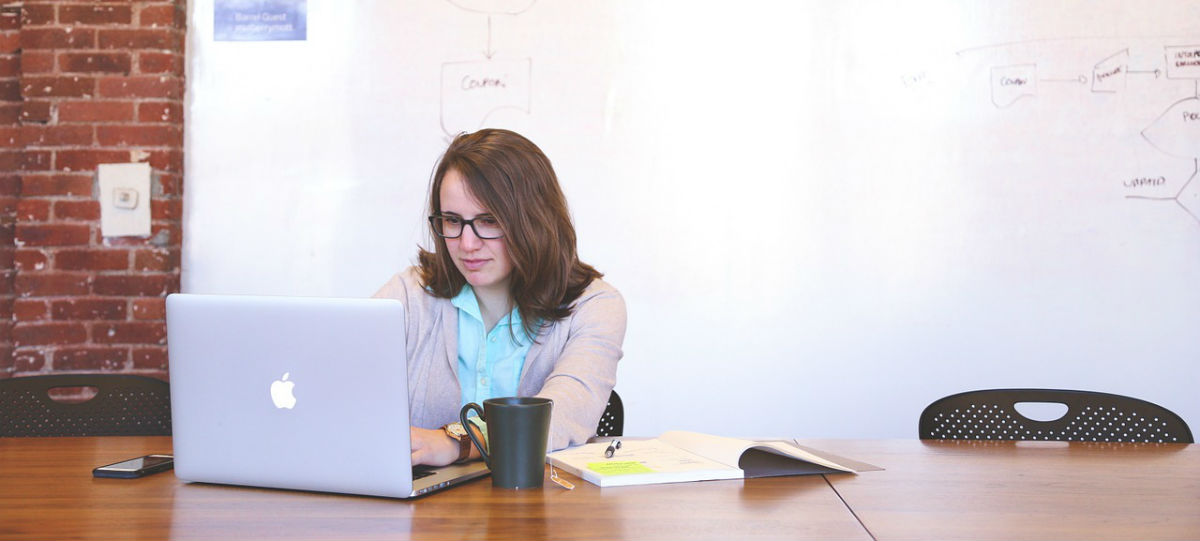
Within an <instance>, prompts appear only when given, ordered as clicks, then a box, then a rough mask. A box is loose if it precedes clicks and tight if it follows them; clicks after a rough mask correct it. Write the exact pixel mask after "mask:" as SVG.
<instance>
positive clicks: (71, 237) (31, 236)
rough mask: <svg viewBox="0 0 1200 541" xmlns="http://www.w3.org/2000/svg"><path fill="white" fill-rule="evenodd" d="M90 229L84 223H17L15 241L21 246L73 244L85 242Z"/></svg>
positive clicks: (90, 233)
mask: <svg viewBox="0 0 1200 541" xmlns="http://www.w3.org/2000/svg"><path fill="white" fill-rule="evenodd" d="M91 237H92V230H91V228H90V227H89V226H87V225H85V224H79V225H63V224H41V225H24V224H17V242H18V243H19V244H20V245H22V246H73V245H78V244H87V243H88V242H89V241H90V240H91Z"/></svg>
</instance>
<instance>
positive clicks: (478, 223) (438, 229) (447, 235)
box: [429, 214, 504, 239]
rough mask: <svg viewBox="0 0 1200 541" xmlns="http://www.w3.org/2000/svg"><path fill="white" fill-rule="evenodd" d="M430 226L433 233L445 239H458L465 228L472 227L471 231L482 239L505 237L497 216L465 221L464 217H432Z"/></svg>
mask: <svg viewBox="0 0 1200 541" xmlns="http://www.w3.org/2000/svg"><path fill="white" fill-rule="evenodd" d="M429 225H431V226H433V232H434V233H435V234H436V235H437V236H439V237H442V238H444V239H457V238H458V237H461V236H462V234H463V226H468V225H469V226H471V231H474V232H475V236H476V237H479V238H481V239H498V238H500V237H503V236H504V229H503V228H502V227H500V221H499V220H497V219H496V217H495V216H489V215H486V214H485V215H482V216H476V217H474V218H471V219H470V220H464V219H463V218H462V216H454V215H443V216H430V217H429Z"/></svg>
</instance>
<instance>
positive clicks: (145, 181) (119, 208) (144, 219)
mask: <svg viewBox="0 0 1200 541" xmlns="http://www.w3.org/2000/svg"><path fill="white" fill-rule="evenodd" d="M98 175H99V177H100V234H101V235H103V236H105V237H148V236H150V164H148V163H102V164H100V165H99V167H98Z"/></svg>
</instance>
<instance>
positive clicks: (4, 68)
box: [0, 53, 29, 79]
mask: <svg viewBox="0 0 1200 541" xmlns="http://www.w3.org/2000/svg"><path fill="white" fill-rule="evenodd" d="M23 64H24V65H25V66H26V67H25V68H22V65H23ZM28 64H29V63H28V62H27V61H26V62H22V59H21V55H17V54H4V53H0V78H4V79H9V78H12V79H16V78H18V77H20V76H21V73H22V69H24V73H29V69H28Z"/></svg>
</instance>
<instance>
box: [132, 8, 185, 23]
mask: <svg viewBox="0 0 1200 541" xmlns="http://www.w3.org/2000/svg"><path fill="white" fill-rule="evenodd" d="M186 21H187V15H186V13H184V10H183V5H182V4H159V5H154V6H144V7H142V9H141V11H140V12H138V24H139V25H140V26H141V27H143V28H146V27H150V28H157V27H160V26H166V27H171V28H179V29H183V27H184V26H185V25H186V24H187V22H186Z"/></svg>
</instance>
